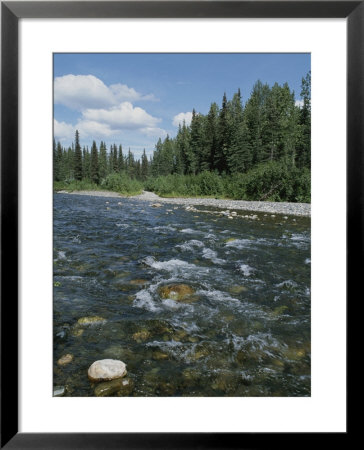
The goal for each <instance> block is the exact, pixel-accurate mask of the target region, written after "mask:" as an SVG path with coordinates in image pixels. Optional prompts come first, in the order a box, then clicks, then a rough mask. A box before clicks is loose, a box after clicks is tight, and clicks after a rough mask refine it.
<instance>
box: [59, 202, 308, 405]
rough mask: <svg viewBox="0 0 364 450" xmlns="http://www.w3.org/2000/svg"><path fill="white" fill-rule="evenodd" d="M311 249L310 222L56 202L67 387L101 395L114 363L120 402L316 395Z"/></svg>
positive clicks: (169, 207) (142, 205) (62, 374)
mask: <svg viewBox="0 0 364 450" xmlns="http://www.w3.org/2000/svg"><path fill="white" fill-rule="evenodd" d="M199 209H201V210H203V211H199ZM310 242H311V234H310V218H307V217H294V216H282V215H277V214H276V215H274V214H264V213H252V212H244V211H237V212H236V215H235V214H233V217H232V216H231V215H230V218H229V217H228V216H227V215H226V214H216V209H213V208H209V207H206V206H205V207H197V208H195V209H193V210H186V208H185V207H184V206H181V205H174V204H168V203H166V204H163V205H161V206H160V207H153V206H151V203H148V202H143V201H140V200H136V199H127V198H111V197H110V198H105V197H90V196H81V195H67V194H55V195H54V244H53V247H54V298H53V329H54V341H53V354H54V377H53V384H54V386H61V387H62V389H63V394H64V395H65V396H82V397H83V396H94V395H95V393H97V384H93V383H91V382H90V381H89V380H88V377H87V370H88V368H89V366H90V365H91V364H92V363H93V362H94V361H96V360H100V359H106V358H107V359H109V358H110V359H120V360H122V361H123V362H124V363H125V364H126V366H127V371H128V374H127V378H128V380H129V381H130V384H129V387H130V389H128V390H126V391H122V390H119V391H115V392H114V391H112V392H111V391H110V392H111V393H110V395H115V396H120V395H133V396H234V397H238V396H310V392H311V390H310V389H311V388H310V386H311V376H310V374H311V364H310V354H311V351H310V348H311V345H310V341H311V336H310V334H311V330H310V322H311V318H310V317H311V315H310V311H311V304H310V273H311V261H310ZM178 286H183V287H184V289H187V291H188V292H187V294H188V295H186V296H185V297H183V298H182V299H180V301H179V299H178V298H177V297H176V291H177V293H178ZM85 317H86V318H90V317H97V318H98V319H97V320H96V319H95V320H96V321H95V323H90V324H88V323H87V320H86V319H84V320H80V319H82V318H85ZM65 355H71V357H70V361H66V362H67V363H66V364H60V363H59V360H60V358H62V357H64V356H65ZM66 359H67V358H66Z"/></svg>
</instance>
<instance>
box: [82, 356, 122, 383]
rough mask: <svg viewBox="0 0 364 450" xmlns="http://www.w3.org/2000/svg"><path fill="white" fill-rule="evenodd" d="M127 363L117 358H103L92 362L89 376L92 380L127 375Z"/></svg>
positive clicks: (106, 379) (110, 378)
mask: <svg viewBox="0 0 364 450" xmlns="http://www.w3.org/2000/svg"><path fill="white" fill-rule="evenodd" d="M126 373H127V372H126V365H125V363H123V362H122V361H119V360H117V359H101V360H99V361H95V362H94V363H93V364H91V366H90V368H89V369H88V377H89V379H90V380H91V381H109V380H114V379H115V378H121V377H123V376H125V375H126Z"/></svg>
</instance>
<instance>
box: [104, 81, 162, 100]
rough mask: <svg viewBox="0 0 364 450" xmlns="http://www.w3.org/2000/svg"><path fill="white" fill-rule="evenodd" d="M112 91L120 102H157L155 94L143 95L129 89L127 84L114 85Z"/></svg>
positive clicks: (111, 87)
mask: <svg viewBox="0 0 364 450" xmlns="http://www.w3.org/2000/svg"><path fill="white" fill-rule="evenodd" d="M110 90H111V92H112V93H113V94H114V96H115V98H116V99H117V100H118V101H121V102H122V101H131V102H136V101H138V100H150V101H156V100H157V99H156V98H155V97H154V95H153V94H147V95H142V94H140V92H137V91H136V90H135V89H133V88H130V87H128V86H127V85H126V84H120V83H118V84H112V85H110Z"/></svg>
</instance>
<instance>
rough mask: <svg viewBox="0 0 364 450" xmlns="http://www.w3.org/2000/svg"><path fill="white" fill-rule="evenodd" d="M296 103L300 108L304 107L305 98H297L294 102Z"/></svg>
mask: <svg viewBox="0 0 364 450" xmlns="http://www.w3.org/2000/svg"><path fill="white" fill-rule="evenodd" d="M294 105H295V106H298V107H299V108H302V107H303V100H296V101H295V102H294Z"/></svg>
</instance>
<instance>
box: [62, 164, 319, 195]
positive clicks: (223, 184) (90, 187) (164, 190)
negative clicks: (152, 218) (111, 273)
mask: <svg viewBox="0 0 364 450" xmlns="http://www.w3.org/2000/svg"><path fill="white" fill-rule="evenodd" d="M54 190H56V191H60V190H67V191H68V192H72V191H99V190H102V191H112V192H117V193H119V194H122V195H138V194H140V193H141V192H142V191H143V190H146V191H152V192H154V193H156V194H158V195H159V196H161V197H182V198H188V197H200V198H201V197H202V198H217V199H232V200H255V201H267V202H269V201H271V202H293V203H295V202H298V203H310V202H311V176H310V171H309V170H308V169H305V168H304V169H298V168H296V167H289V166H287V165H282V164H281V163H277V162H269V163H265V164H261V165H259V166H257V167H255V168H254V169H252V170H251V171H249V172H247V173H244V174H241V173H239V174H233V175H228V176H227V175H225V176H224V175H222V176H221V175H218V174H216V173H214V172H208V171H206V172H202V173H199V174H198V175H178V174H173V175H165V176H158V177H149V178H148V179H147V180H145V181H140V180H137V179H135V178H131V177H129V176H128V175H127V174H125V173H122V174H119V173H112V174H110V175H108V176H107V177H106V178H105V179H103V180H102V181H101V183H99V184H95V183H92V182H91V181H90V180H87V179H85V180H82V181H75V180H72V181H63V182H60V181H58V182H55V183H54Z"/></svg>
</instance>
